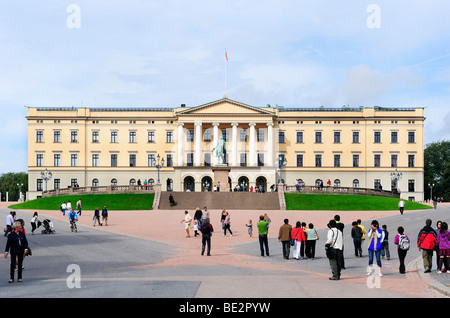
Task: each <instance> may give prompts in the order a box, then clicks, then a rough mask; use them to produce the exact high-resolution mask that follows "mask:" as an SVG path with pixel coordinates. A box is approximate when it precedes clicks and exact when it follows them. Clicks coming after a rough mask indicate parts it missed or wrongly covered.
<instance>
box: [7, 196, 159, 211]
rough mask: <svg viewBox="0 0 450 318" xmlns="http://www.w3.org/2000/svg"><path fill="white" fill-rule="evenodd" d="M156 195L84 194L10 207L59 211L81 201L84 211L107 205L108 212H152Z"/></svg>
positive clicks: (45, 199)
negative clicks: (65, 204) (69, 202)
mask: <svg viewBox="0 0 450 318" xmlns="http://www.w3.org/2000/svg"><path fill="white" fill-rule="evenodd" d="M154 196H155V194H154V193H137V194H131V193H120V194H83V195H64V196H59V197H48V198H41V199H36V200H31V201H27V202H24V203H19V204H14V205H10V206H9V208H10V209H24V210H59V209H60V206H61V204H62V203H63V202H64V201H66V202H67V201H69V200H70V201H71V203H72V208H73V209H74V210H76V204H77V201H78V200H79V199H81V207H82V210H95V209H96V208H97V207H98V208H99V209H100V210H101V209H103V206H105V205H106V208H107V209H108V210H116V211H117V210H151V209H152V205H153V198H154Z"/></svg>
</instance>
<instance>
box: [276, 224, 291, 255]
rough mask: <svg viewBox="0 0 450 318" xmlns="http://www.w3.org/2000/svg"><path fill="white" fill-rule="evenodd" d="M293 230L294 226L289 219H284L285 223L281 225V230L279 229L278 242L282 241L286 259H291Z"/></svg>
mask: <svg viewBox="0 0 450 318" xmlns="http://www.w3.org/2000/svg"><path fill="white" fill-rule="evenodd" d="M291 232H292V226H291V225H290V224H289V220H288V219H284V224H283V225H282V226H281V227H280V230H279V231H278V242H281V246H282V249H283V258H284V259H289V254H290V247H291Z"/></svg>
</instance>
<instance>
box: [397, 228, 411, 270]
mask: <svg viewBox="0 0 450 318" xmlns="http://www.w3.org/2000/svg"><path fill="white" fill-rule="evenodd" d="M397 232H398V234H397V235H396V236H395V238H394V244H396V245H397V252H398V259H399V261H400V266H399V268H398V270H399V272H400V274H405V273H406V271H405V258H406V254H407V253H408V250H409V246H410V240H409V237H408V236H407V235H406V234H405V229H404V228H403V226H399V227H398V228H397Z"/></svg>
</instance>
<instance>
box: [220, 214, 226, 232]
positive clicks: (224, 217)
mask: <svg viewBox="0 0 450 318" xmlns="http://www.w3.org/2000/svg"><path fill="white" fill-rule="evenodd" d="M226 218H227V211H226V210H222V213H221V214H220V223H222V230H224V229H225V219H226Z"/></svg>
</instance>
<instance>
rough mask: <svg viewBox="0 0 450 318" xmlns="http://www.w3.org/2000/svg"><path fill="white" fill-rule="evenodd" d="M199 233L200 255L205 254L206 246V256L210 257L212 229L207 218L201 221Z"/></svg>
mask: <svg viewBox="0 0 450 318" xmlns="http://www.w3.org/2000/svg"><path fill="white" fill-rule="evenodd" d="M200 232H202V255H203V254H204V253H205V246H207V251H206V255H207V256H211V235H212V233H213V232H214V228H213V226H212V224H211V223H210V222H209V218H207V219H205V220H204V221H203V223H202V226H201V228H200Z"/></svg>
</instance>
